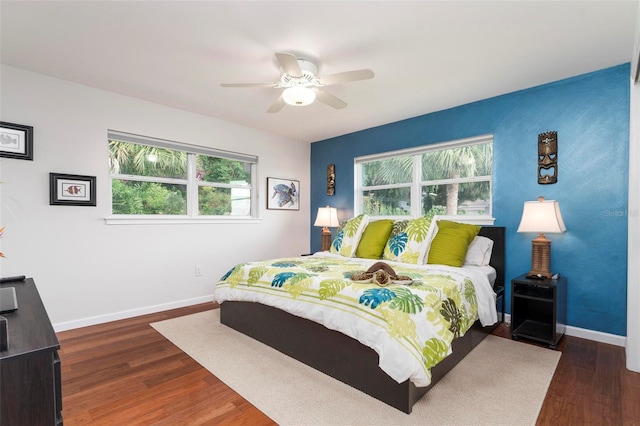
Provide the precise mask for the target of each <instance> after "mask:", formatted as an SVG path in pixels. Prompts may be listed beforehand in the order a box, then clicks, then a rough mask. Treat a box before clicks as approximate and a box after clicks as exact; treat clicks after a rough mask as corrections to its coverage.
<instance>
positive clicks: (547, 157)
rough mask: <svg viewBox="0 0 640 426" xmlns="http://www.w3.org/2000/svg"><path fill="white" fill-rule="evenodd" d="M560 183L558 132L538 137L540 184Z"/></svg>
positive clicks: (542, 134)
mask: <svg viewBox="0 0 640 426" xmlns="http://www.w3.org/2000/svg"><path fill="white" fill-rule="evenodd" d="M556 182H558V132H545V133H540V134H539V135H538V183H539V184H541V185H546V184H550V183H556Z"/></svg>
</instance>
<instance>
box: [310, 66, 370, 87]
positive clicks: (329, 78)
mask: <svg viewBox="0 0 640 426" xmlns="http://www.w3.org/2000/svg"><path fill="white" fill-rule="evenodd" d="M374 76H375V74H374V73H373V71H371V70H355V71H346V72H339V73H336V74H329V75H323V76H322V77H319V78H318V80H320V83H321V84H323V85H325V86H329V85H331V84H340V83H348V82H350V81H358V80H369V79H370V78H373V77H374Z"/></svg>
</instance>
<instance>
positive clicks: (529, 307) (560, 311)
mask: <svg viewBox="0 0 640 426" xmlns="http://www.w3.org/2000/svg"><path fill="white" fill-rule="evenodd" d="M566 324H567V279H566V278H564V277H559V278H558V279H557V280H551V279H548V280H533V279H528V278H527V276H526V274H522V275H520V276H519V277H517V278H514V279H512V280H511V338H512V339H513V340H519V339H520V338H523V339H529V340H535V341H537V342H540V343H544V344H547V345H549V348H551V349H556V347H557V346H558V342H559V341H560V339H561V338H562V336H563V335H564V332H565V330H566Z"/></svg>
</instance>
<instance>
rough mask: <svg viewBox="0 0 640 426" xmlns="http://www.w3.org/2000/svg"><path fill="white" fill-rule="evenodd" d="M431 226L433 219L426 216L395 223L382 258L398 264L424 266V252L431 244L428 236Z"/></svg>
mask: <svg viewBox="0 0 640 426" xmlns="http://www.w3.org/2000/svg"><path fill="white" fill-rule="evenodd" d="M430 225H431V219H429V218H427V217H426V216H421V217H419V218H417V219H411V220H400V221H397V222H395V223H394V224H393V229H392V231H391V236H390V237H389V241H387V245H386V246H385V248H384V252H383V254H382V258H383V259H384V260H393V261H396V262H403V263H413V264H422V259H423V258H424V252H425V250H426V246H427V244H428V243H429V240H428V238H427V235H428V234H429V228H430ZM421 254H422V256H421Z"/></svg>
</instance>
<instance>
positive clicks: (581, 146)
mask: <svg viewBox="0 0 640 426" xmlns="http://www.w3.org/2000/svg"><path fill="white" fill-rule="evenodd" d="M629 75H630V67H629V64H623V65H619V66H616V67H612V68H607V69H604V70H600V71H596V72H593V73H589V74H584V75H580V76H577V77H573V78H569V79H565V80H561V81H557V82H554V83H550V84H545V85H543V86H538V87H534V88H531V89H527V90H522V91H518V92H514V93H510V94H506V95H502V96H498V97H495V98H490V99H486V100H482V101H479V102H474V103H471V104H466V105H462V106H459V107H455V108H451V109H448V110H444V111H439V112H434V113H431V114H426V115H422V116H419V117H415V118H411V119H407V120H403V121H399V122H395V123H391V124H387V125H384V126H380V127H375V128H371V129H366V130H362V131H359V132H355V133H351V134H347V135H344V136H340V137H336V138H332V139H327V140H323V141H319V142H314V143H313V144H311V216H312V217H311V225H313V221H314V220H315V213H316V212H317V209H318V207H322V206H324V205H327V204H328V205H331V206H332V207H337V208H338V216H339V218H340V220H344V219H347V218H349V217H351V216H352V215H353V188H354V172H353V165H354V158H355V157H359V156H363V155H368V154H375V153H380V152H386V151H393V150H397V149H403V148H410V147H416V146H421V145H427V144H432V143H437V142H445V141H451V140H456V139H461V138H467V137H473V136H479V135H484V134H493V136H494V168H493V216H494V217H495V218H496V222H495V224H496V226H504V227H506V244H507V255H506V262H507V271H506V272H507V278H508V279H510V278H512V277H515V276H518V275H520V274H522V273H525V272H528V271H529V269H530V267H531V240H532V239H533V238H535V235H532V234H518V233H516V229H517V227H518V224H519V223H520V217H521V215H522V207H523V203H524V202H525V201H529V200H535V199H536V198H537V197H538V196H540V195H542V196H544V197H545V198H546V199H554V200H559V202H560V208H561V210H562V216H563V218H564V222H565V225H566V226H567V232H566V233H564V234H549V235H547V237H548V238H549V239H550V240H551V241H552V243H551V263H552V264H551V269H552V271H554V272H559V273H560V274H562V275H564V276H565V277H566V278H567V280H568V301H567V323H568V325H571V326H575V327H580V328H585V329H589V330H596V331H601V332H605V333H611V334H617V335H622V336H624V335H626V291H627V194H628V182H629V179H628V170H629V168H628V162H629V102H630V101H629V96H630V92H629V90H630V87H629ZM546 131H557V132H558V182H557V183H556V184H551V185H540V184H538V179H537V164H538V163H537V154H538V147H537V141H538V134H539V133H543V132H546ZM328 164H335V166H336V192H335V195H334V196H327V195H326V168H327V165H328ZM334 231H335V230H334ZM311 236H312V237H311V250H312V251H317V250H320V229H319V228H314V227H313V226H312V230H311ZM509 302H510V292H509V289H508V286H507V310H508V311H509V312H510V306H509V305H510V303H509Z"/></svg>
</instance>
